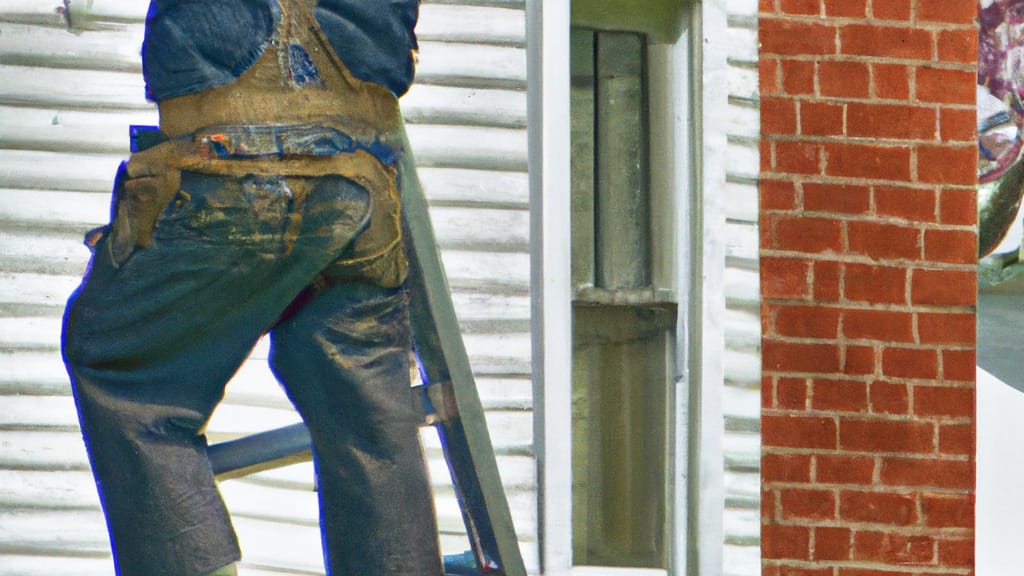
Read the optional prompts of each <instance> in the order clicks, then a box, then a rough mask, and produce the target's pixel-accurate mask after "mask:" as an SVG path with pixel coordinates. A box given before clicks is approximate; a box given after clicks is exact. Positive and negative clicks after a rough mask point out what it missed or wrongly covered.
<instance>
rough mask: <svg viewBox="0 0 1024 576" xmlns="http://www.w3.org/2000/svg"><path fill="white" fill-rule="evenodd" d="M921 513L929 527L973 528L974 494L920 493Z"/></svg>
mask: <svg viewBox="0 0 1024 576" xmlns="http://www.w3.org/2000/svg"><path fill="white" fill-rule="evenodd" d="M921 513H922V515H923V519H924V524H925V526H928V527H931V528H974V496H972V495H969V494H927V493H926V494H922V495H921Z"/></svg>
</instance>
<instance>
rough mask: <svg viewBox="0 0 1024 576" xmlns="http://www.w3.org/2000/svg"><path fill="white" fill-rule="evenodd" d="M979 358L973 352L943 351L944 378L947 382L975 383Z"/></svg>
mask: <svg viewBox="0 0 1024 576" xmlns="http://www.w3.org/2000/svg"><path fill="white" fill-rule="evenodd" d="M976 375H977V358H976V356H975V352H974V350H973V349H971V350H943V351H942V378H943V379H944V380H946V381H956V380H959V381H963V382H974V380H975V376H976Z"/></svg>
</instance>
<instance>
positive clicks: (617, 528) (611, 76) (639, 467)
mask: <svg viewBox="0 0 1024 576" xmlns="http://www.w3.org/2000/svg"><path fill="white" fill-rule="evenodd" d="M646 44H647V41H646V37H645V36H644V35H643V34H639V33H634V32H605V31H593V30H588V29H574V30H573V32H572V39H571V55H570V56H571V74H572V84H571V116H572V117H571V128H572V142H571V145H572V156H571V164H572V281H573V288H574V299H573V307H572V313H573V363H572V368H573V397H572V437H573V446H572V473H573V487H572V500H573V502H572V504H573V506H572V509H573V512H572V533H573V564H575V565H578V566H579V565H600V566H621V567H634V568H656V569H667V567H668V562H669V561H668V553H667V548H668V546H667V543H668V532H669V530H668V525H669V517H668V508H669V507H668V505H667V503H668V501H669V481H668V469H669V466H668V460H669V449H668V446H669V440H668V438H669V422H670V417H671V415H670V402H669V389H670V386H671V384H672V381H673V374H674V366H673V361H672V359H673V357H674V350H675V337H674V331H675V325H676V305H675V303H674V302H672V301H671V299H670V298H669V297H668V295H670V294H671V291H670V290H668V289H661V288H659V286H657V283H656V281H655V277H656V276H657V275H656V273H655V265H654V262H655V261H656V260H657V259H658V253H659V252H660V251H665V250H668V251H671V248H666V247H665V246H666V245H668V246H671V242H659V238H657V237H656V234H655V231H656V230H659V229H661V227H660V226H658V225H657V223H656V221H657V218H655V215H653V214H652V204H653V202H652V190H651V188H652V187H651V171H650V165H649V163H650V157H651V155H650V153H649V129H648V128H649V127H648V124H649V115H648V111H647V110H648V105H647V102H648V97H647V78H646V48H647V45H646Z"/></svg>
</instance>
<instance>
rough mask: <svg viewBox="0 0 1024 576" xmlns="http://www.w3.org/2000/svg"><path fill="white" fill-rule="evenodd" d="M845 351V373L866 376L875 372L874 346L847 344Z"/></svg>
mask: <svg viewBox="0 0 1024 576" xmlns="http://www.w3.org/2000/svg"><path fill="white" fill-rule="evenodd" d="M845 351H846V353H845V354H844V356H845V358H844V361H843V362H844V363H843V374H846V375H847V376H864V375H867V374H874V373H875V349H874V347H872V346H854V345H852V344H847V345H846V349H845Z"/></svg>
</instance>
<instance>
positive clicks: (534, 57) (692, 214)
mask: <svg viewBox="0 0 1024 576" xmlns="http://www.w3.org/2000/svg"><path fill="white" fill-rule="evenodd" d="M526 17H527V46H528V50H527V61H528V66H527V70H528V72H527V78H528V102H529V128H530V129H529V148H530V149H529V169H530V176H529V178H530V218H531V224H530V226H531V227H530V233H531V323H532V334H533V344H532V353H533V380H534V414H535V419H534V422H535V426H534V444H535V449H536V453H537V470H538V505H539V510H538V520H539V531H538V538H539V551H538V552H539V555H540V565H541V570H542V573H543V574H546V575H548V576H598V575H601V576H604V575H607V576H613V575H616V576H617V575H625V574H627V573H628V574H642V575H644V576H664V575H667V574H672V575H675V576H683V575H687V576H719V575H720V574H721V573H722V546H723V528H722V513H723V509H724V487H723V456H722V436H723V432H724V430H723V420H722V405H721V398H722V384H723V368H722V356H723V353H724V332H723V326H722V318H723V316H724V311H725V302H724V290H723V281H724V280H723V276H724V266H725V242H724V230H725V219H724V216H723V214H724V212H723V209H722V206H721V198H722V196H723V191H724V187H725V158H726V138H725V133H726V128H725V125H726V123H727V122H726V120H725V119H726V118H727V116H726V114H727V112H726V111H727V107H726V105H727V94H728V84H727V78H726V72H727V66H726V58H725V54H726V50H725V46H726V43H727V38H728V37H727V22H726V12H725V6H724V0H708V1H705V2H694V3H693V5H692V8H691V12H690V26H688V27H687V30H685V31H684V33H683V36H682V37H681V38H680V39H679V41H678V42H677V43H676V44H675V45H673V46H671V47H662V48H655V49H654V50H652V51H651V52H650V55H651V65H652V66H654V67H655V68H657V72H658V74H659V75H663V76H665V78H666V83H665V87H667V93H668V94H670V96H669V98H670V101H673V102H674V105H673V107H672V116H671V117H669V118H663V119H655V118H652V122H651V124H652V126H659V127H664V128H667V129H665V130H656V131H655V132H654V133H653V134H652V138H655V139H658V141H659V142H667V143H668V146H667V147H665V148H663V149H664V150H669V151H670V152H667V156H668V157H667V158H663V159H662V161H661V162H658V160H657V158H655V159H653V160H654V162H652V164H659V165H661V166H664V167H668V168H671V169H670V170H664V171H660V172H656V173H655V174H654V179H655V180H654V182H655V185H658V183H659V182H660V183H661V184H662V185H667V186H670V187H671V188H672V189H675V190H676V194H675V198H676V202H675V212H676V214H675V216H676V243H677V246H676V254H678V258H677V261H678V262H681V263H687V262H689V263H691V265H689V266H679V267H678V270H675V276H676V278H677V282H676V292H677V297H678V301H679V302H680V307H679V310H678V318H679V320H678V329H677V347H678V352H677V358H676V360H677V363H678V366H677V380H676V387H675V393H674V394H673V397H674V406H675V410H674V422H673V423H672V429H673V430H674V431H675V437H674V438H673V440H672V443H671V445H672V446H673V450H674V455H673V456H672V458H671V461H670V463H669V464H670V470H671V480H670V482H671V483H672V484H673V485H672V486H671V487H670V494H671V498H670V500H669V501H670V502H672V503H673V504H672V505H673V508H674V509H673V510H672V514H671V516H672V531H671V536H672V542H671V543H670V546H671V548H670V570H668V571H667V572H666V571H662V570H653V571H652V570H637V569H612V568H603V567H590V566H587V567H579V566H578V567H574V566H573V565H572V472H571V464H570V463H571V461H572V421H571V420H572V419H571V406H572V398H571V392H572V286H571V279H570V273H569V272H570V269H571V254H570V246H571V238H570V225H571V222H570V220H571V214H572V211H571V208H570V166H571V163H570V109H569V101H570V97H569V94H570V69H569V51H570V45H569V36H570V35H569V28H570V23H571V19H570V11H569V1H568V0H547V1H544V0H526ZM691 70H696V71H700V74H694V75H692V76H691V75H690V74H689V73H688V71H691ZM693 94H696V95H697V97H696V98H695V97H693ZM655 97H657V96H655ZM691 142H699V143H700V145H699V146H691V144H690V143H691ZM659 147H660V146H659ZM673 148H674V150H673ZM669 160H674V161H669ZM690 190H698V191H699V193H697V194H694V193H691V192H690ZM694 406H695V407H696V409H695V410H694V409H692V407H694ZM691 495H694V497H691ZM697 496H699V497H697Z"/></svg>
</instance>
